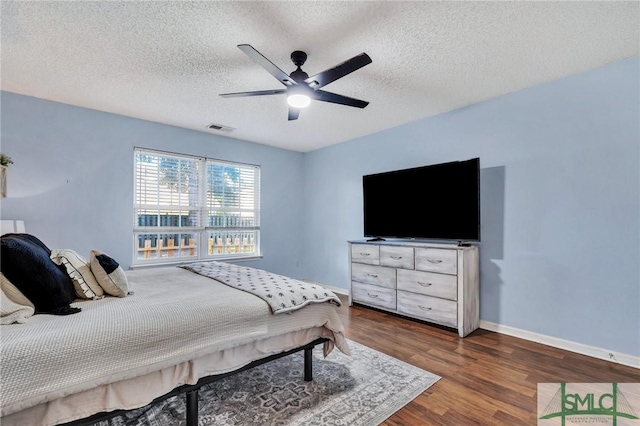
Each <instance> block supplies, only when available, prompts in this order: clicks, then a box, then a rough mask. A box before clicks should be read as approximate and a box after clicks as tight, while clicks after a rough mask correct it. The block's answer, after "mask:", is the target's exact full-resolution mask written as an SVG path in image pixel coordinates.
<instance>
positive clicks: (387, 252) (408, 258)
mask: <svg viewBox="0 0 640 426" xmlns="http://www.w3.org/2000/svg"><path fill="white" fill-rule="evenodd" d="M413 264H414V261H413V247H397V246H380V265H382V266H390V267H393V268H404V269H413Z"/></svg>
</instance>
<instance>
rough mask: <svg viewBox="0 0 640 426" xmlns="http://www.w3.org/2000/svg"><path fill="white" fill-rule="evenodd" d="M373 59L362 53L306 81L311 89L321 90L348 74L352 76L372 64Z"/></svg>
mask: <svg viewBox="0 0 640 426" xmlns="http://www.w3.org/2000/svg"><path fill="white" fill-rule="evenodd" d="M371 62H372V61H371V58H370V57H369V55H367V54H366V53H361V54H359V55H358V56H354V57H353V58H351V59H347V60H346V61H344V62H342V63H341V64H338V65H336V66H335V67H333V68H329V69H327V70H324V71H322V72H319V73H318V74H316V75H312V76H311V77H309V78H307V79H306V80H305V83H307V84H308V85H309V86H310V87H311V88H313V89H314V90H315V89H319V88H321V87H322V86H326V85H327V84H329V83H331V82H334V81H336V80H337V79H339V78H341V77H344V76H345V75H347V74H350V73H352V72H354V71H356V70H359V69H360V68H362V67H364V66H365V65H368V64H370V63H371Z"/></svg>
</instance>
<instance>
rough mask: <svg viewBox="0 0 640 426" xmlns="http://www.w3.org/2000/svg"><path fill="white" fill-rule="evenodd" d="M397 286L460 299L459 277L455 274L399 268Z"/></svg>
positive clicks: (446, 297) (421, 292) (445, 297)
mask: <svg viewBox="0 0 640 426" xmlns="http://www.w3.org/2000/svg"><path fill="white" fill-rule="evenodd" d="M397 288H398V290H404V291H410V292H412V293H419V294H424V295H427V296H435V297H441V298H443V299H450V300H457V299H458V278H457V277H456V276H455V275H446V274H436V273H435V272H422V271H408V270H405V269H398V277H397Z"/></svg>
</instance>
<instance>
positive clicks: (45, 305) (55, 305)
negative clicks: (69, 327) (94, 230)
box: [0, 234, 80, 315]
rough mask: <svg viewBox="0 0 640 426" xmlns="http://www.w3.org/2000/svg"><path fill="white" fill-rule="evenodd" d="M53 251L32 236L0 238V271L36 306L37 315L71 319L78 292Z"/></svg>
mask: <svg viewBox="0 0 640 426" xmlns="http://www.w3.org/2000/svg"><path fill="white" fill-rule="evenodd" d="M50 255H51V250H49V248H48V247H47V246H46V245H45V244H44V243H43V242H42V241H40V240H39V239H38V238H37V237H35V236H33V235H30V234H5V235H3V236H1V237H0V270H1V271H2V273H3V274H4V276H5V277H7V279H8V280H9V281H10V282H11V283H12V284H13V285H15V286H16V287H17V288H18V290H20V291H21V292H22V294H24V295H25V297H26V298H27V299H29V300H30V301H31V303H33V305H34V306H35V313H36V314H54V315H68V314H75V313H76V312H80V309H79V308H72V307H71V306H70V304H71V302H73V301H74V299H75V297H76V295H75V288H74V286H73V282H72V281H71V278H70V277H69V275H67V271H66V270H65V269H64V265H56V264H55V263H54V262H53V261H52V260H51V259H50V258H49V256H50Z"/></svg>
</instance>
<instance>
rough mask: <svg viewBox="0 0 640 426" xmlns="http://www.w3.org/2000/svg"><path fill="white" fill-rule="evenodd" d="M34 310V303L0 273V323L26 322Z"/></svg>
mask: <svg viewBox="0 0 640 426" xmlns="http://www.w3.org/2000/svg"><path fill="white" fill-rule="evenodd" d="M34 312H35V308H34V306H33V303H31V301H30V300H29V299H27V298H26V296H25V295H24V294H22V292H21V291H20V290H18V288H17V287H16V286H14V285H13V284H12V283H11V281H9V280H8V279H7V277H5V276H4V274H2V273H0V324H2V325H6V324H14V323H19V324H22V323H25V322H27V318H29V317H30V316H32V315H33V313H34Z"/></svg>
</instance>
